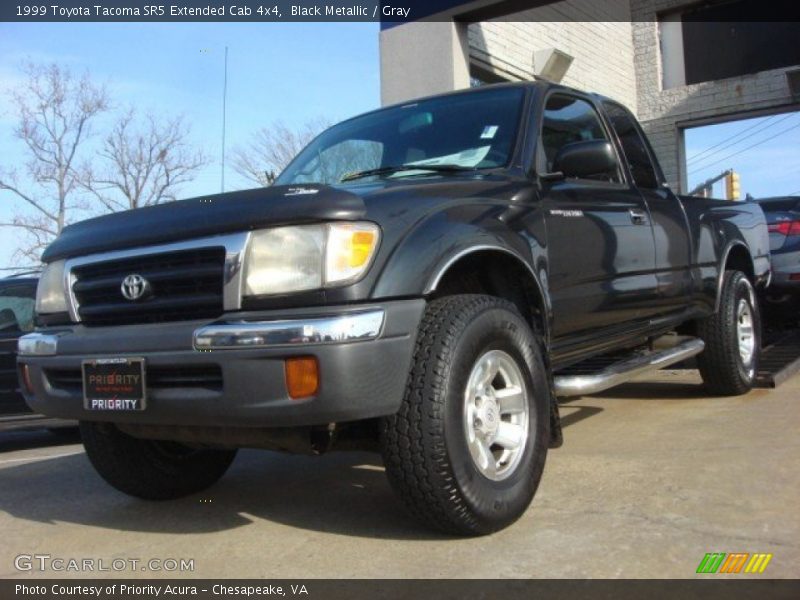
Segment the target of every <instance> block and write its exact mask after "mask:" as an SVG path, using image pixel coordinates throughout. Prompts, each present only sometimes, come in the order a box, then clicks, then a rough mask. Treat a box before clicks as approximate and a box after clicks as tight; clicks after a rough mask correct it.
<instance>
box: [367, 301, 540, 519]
mask: <svg viewBox="0 0 800 600" xmlns="http://www.w3.org/2000/svg"><path fill="white" fill-rule="evenodd" d="M549 390H550V388H549V385H548V383H547V377H546V373H545V368H544V364H543V361H542V355H541V349H540V346H539V342H538V340H537V339H536V337H535V336H534V334H533V332H532V331H531V329H530V327H529V326H528V324H527V323H526V322H525V320H524V319H523V318H522V317H521V315H520V314H519V313H518V312H517V310H516V308H515V307H514V305H512V304H510V303H508V302H506V301H504V300H501V299H498V298H494V297H491V296H482V295H458V296H451V297H447V298H443V299H440V300H435V301H433V302H431V303H430V304H429V305H428V307H427V309H426V312H425V316H424V317H423V320H422V323H421V325H420V331H419V334H418V337H417V343H416V351H415V357H414V363H413V365H412V371H411V376H410V379H409V384H408V388H407V390H406V395H405V398H404V400H403V404H402V406H401V409H400V411H399V412H398V413H397V414H396V415H394V416H392V417H389V418H386V419H384V420H383V422H382V425H381V444H382V449H383V455H384V461H385V463H386V472H387V475H388V477H389V480H390V482H391V484H392V486H393V487H394V489H395V491H396V492H397V493H398V495H399V496H400V498H401V499H402V500H403V502H404V503H405V505H406V507H407V508H408V509H409V511H410V512H411V513H412V514H413V515H414V516H416V517H417V518H418V519H420V520H421V521H423V522H424V523H426V524H427V525H429V526H431V527H434V528H437V529H440V530H443V531H445V532H447V533H454V534H458V535H481V534H487V533H491V532H493V531H497V530H498V529H502V528H503V527H506V526H507V525H509V524H511V523H512V522H514V521H515V520H516V519H518V518H519V517H520V515H522V513H523V512H524V511H525V509H526V508H527V507H528V505H529V504H530V502H531V500H532V499H533V495H534V493H535V491H536V488H537V486H538V484H539V480H540V478H541V475H542V471H543V469H544V462H545V457H546V455H547V447H548V441H549V425H550V421H549V401H550V391H549Z"/></svg>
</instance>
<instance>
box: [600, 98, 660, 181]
mask: <svg viewBox="0 0 800 600" xmlns="http://www.w3.org/2000/svg"><path fill="white" fill-rule="evenodd" d="M603 107H604V108H605V110H606V114H607V115H608V120H609V121H610V122H611V126H612V127H613V128H614V131H615V132H616V134H617V137H618V138H619V142H620V144H621V145H622V151H623V152H624V153H625V158H626V159H627V161H628V167H629V168H630V171H631V175H632V176H633V181H634V183H635V184H636V185H637V186H639V187H643V188H650V189H655V188H658V187H659V177H658V174H657V173H656V168H655V166H654V165H653V161H652V159H651V158H650V152H649V151H648V149H647V143H646V142H645V139H644V137H643V134H642V132H641V131H640V130H639V126H638V125H637V124H636V121H635V120H634V119H633V117H632V116H631V115H630V113H628V111H627V110H625V109H624V108H622V107H621V106H620V105H618V104H613V103H611V102H606V103H605V104H604V105H603Z"/></svg>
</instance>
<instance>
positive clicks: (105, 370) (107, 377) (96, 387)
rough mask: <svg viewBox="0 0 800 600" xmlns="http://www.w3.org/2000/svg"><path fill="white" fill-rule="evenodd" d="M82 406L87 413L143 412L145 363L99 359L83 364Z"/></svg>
mask: <svg viewBox="0 0 800 600" xmlns="http://www.w3.org/2000/svg"><path fill="white" fill-rule="evenodd" d="M83 405H84V407H85V408H86V409H87V410H108V411H121V412H129V411H139V410H144V407H145V382H144V359H143V358H96V359H91V360H85V361H83Z"/></svg>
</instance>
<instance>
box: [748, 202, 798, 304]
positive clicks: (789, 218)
mask: <svg viewBox="0 0 800 600" xmlns="http://www.w3.org/2000/svg"><path fill="white" fill-rule="evenodd" d="M756 202H758V203H759V204H760V205H761V208H762V209H763V210H764V215H766V217H767V227H768V228H769V250H770V259H771V262H772V283H771V284H770V287H769V292H770V295H771V296H776V295H777V294H781V293H783V294H786V293H787V292H800V197H798V196H777V197H775V198H760V199H758V200H756ZM776 293H777V294H776Z"/></svg>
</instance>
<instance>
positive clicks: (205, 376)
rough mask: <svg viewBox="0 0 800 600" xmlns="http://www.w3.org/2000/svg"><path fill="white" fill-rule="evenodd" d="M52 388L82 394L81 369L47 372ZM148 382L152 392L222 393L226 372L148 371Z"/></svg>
mask: <svg viewBox="0 0 800 600" xmlns="http://www.w3.org/2000/svg"><path fill="white" fill-rule="evenodd" d="M45 375H46V376H47V380H48V381H49V382H50V385H51V386H52V387H54V388H55V389H58V390H62V391H65V392H70V393H80V391H81V389H83V376H82V375H81V370H80V369H45ZM145 381H146V383H147V389H148V390H163V389H176V388H184V389H186V388H193V389H198V388H199V389H204V390H210V391H221V390H222V369H221V368H220V367H219V365H198V366H183V367H147V369H146V372H145Z"/></svg>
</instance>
